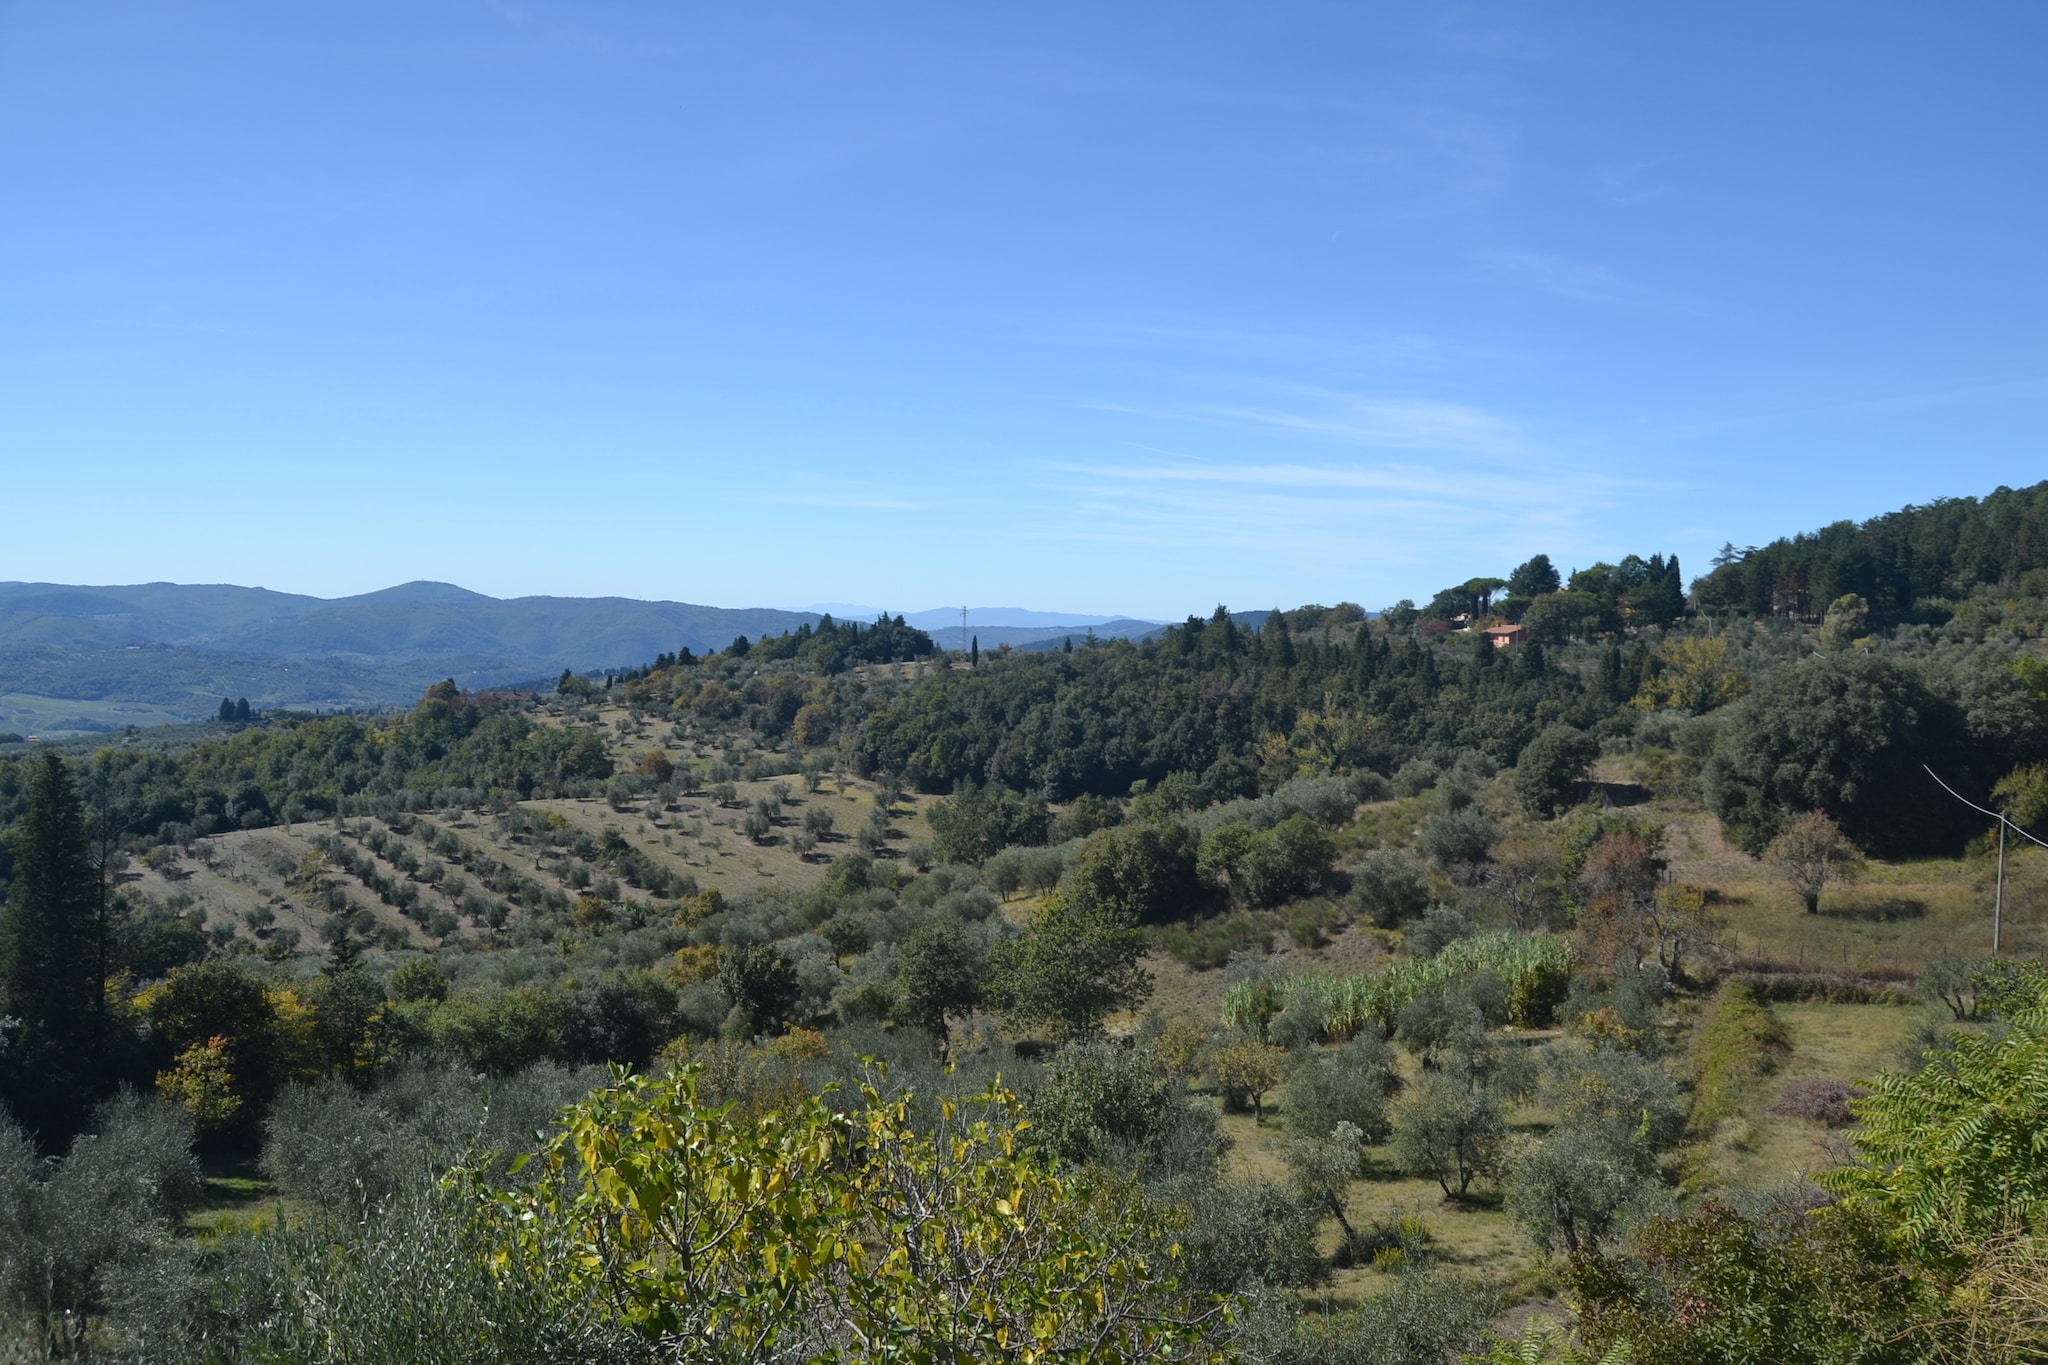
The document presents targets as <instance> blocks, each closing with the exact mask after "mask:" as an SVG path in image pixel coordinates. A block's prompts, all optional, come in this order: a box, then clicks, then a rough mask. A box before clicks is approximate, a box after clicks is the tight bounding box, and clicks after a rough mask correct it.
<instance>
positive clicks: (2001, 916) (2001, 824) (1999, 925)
mask: <svg viewBox="0 0 2048 1365" xmlns="http://www.w3.org/2000/svg"><path fill="white" fill-rule="evenodd" d="M2007 823H2008V821H2007V820H2006V818H2005V812H2004V811H2000V812H1999V813H1998V890H1997V891H1996V892H1995V893H1994V894H1993V895H1992V898H1991V955H1992V956H1993V957H1997V956H1998V937H1999V933H2000V931H2001V930H2002V929H2003V928H2004V927H2005V827H2006V824H2007Z"/></svg>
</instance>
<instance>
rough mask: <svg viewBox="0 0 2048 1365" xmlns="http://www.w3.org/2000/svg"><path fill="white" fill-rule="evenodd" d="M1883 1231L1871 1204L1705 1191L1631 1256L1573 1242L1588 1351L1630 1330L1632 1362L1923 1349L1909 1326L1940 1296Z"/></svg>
mask: <svg viewBox="0 0 2048 1365" xmlns="http://www.w3.org/2000/svg"><path fill="white" fill-rule="evenodd" d="M1885 1243H1886V1239H1885V1235H1884V1229H1883V1228H1882V1226H1881V1225H1879V1224H1878V1223H1877V1222H1876V1221H1875V1220H1873V1219H1871V1218H1870V1217H1868V1216H1867V1215H1859V1214H1856V1213H1852V1212H1849V1211H1847V1210H1843V1209H1839V1208H1832V1209H1830V1208H1823V1209H1812V1208H1808V1207H1801V1206H1798V1205H1789V1206H1788V1205H1784V1204H1779V1205H1777V1206H1775V1207H1771V1208H1767V1209H1766V1210H1764V1211H1763V1212H1762V1213H1760V1214H1758V1215H1753V1216H1752V1215H1745V1214H1742V1213H1739V1212H1737V1211H1736V1210H1735V1209H1733V1208H1731V1207H1729V1206H1728V1205H1727V1204H1725V1203H1722V1202H1720V1201H1718V1200H1713V1199H1709V1200H1706V1201H1704V1202H1703V1203H1701V1204H1700V1205H1698V1206H1697V1207H1695V1208H1693V1209H1690V1210H1688V1211H1686V1212H1685V1213H1682V1214H1677V1215H1671V1216H1667V1217H1662V1218H1658V1219H1655V1220H1653V1221H1652V1222H1651V1223H1650V1224H1649V1225H1648V1227H1647V1228H1646V1229H1645V1230H1644V1231H1643V1233H1642V1234H1641V1235H1640V1236H1639V1237H1638V1238H1637V1239H1636V1243H1635V1247H1634V1255H1633V1256H1631V1257H1629V1258H1627V1259H1621V1258H1612V1259H1610V1258H1608V1257H1606V1256H1604V1255H1601V1254H1597V1253H1595V1254H1591V1255H1585V1256H1580V1257H1577V1258H1575V1259H1574V1260H1572V1262H1571V1263H1570V1265H1569V1266H1568V1268H1567V1276H1568V1284H1569V1287H1570V1297H1571V1300H1572V1303H1573V1305H1574V1307H1575V1308H1576V1309H1577V1310H1578V1321H1579V1335H1580V1337H1581V1339H1582V1340H1583V1342H1584V1343H1585V1347H1586V1350H1587V1351H1588V1353H1589V1354H1591V1355H1593V1356H1595V1357H1596V1358H1597V1357H1598V1356H1600V1355H1602V1354H1604V1353H1607V1352H1612V1351H1614V1350H1616V1349H1618V1348H1619V1347H1620V1346H1621V1345H1622V1344H1623V1343H1627V1344H1628V1346H1629V1348H1630V1352H1629V1355H1628V1359H1630V1360H1632V1361H1635V1362H1638V1365H1751V1362H1757V1361H1773V1362H1790V1363H1794V1365H1836V1363H1837V1362H1841V1363H1842V1365H1850V1363H1851V1362H1853V1363H1854V1365H1907V1362H1916V1361H1924V1360H1927V1359H1928V1354H1927V1352H1926V1346H1927V1342H1926V1339H1925V1337H1924V1335H1923V1334H1921V1333H1919V1332H1916V1331H1915V1330H1914V1329H1915V1328H1916V1326H1918V1325H1920V1324H1922V1323H1924V1322H1926V1321H1927V1319H1929V1318H1931V1317H1934V1316H1935V1315H1936V1313H1938V1312H1939V1309H1938V1308H1937V1306H1936V1304H1935V1303H1933V1302H1930V1301H1929V1296H1928V1294H1927V1288H1926V1286H1925V1285H1924V1284H1923V1283H1921V1282H1920V1281H1917V1280H1915V1279H1914V1278H1912V1277H1908V1276H1902V1275H1901V1274H1899V1271H1898V1267H1897V1266H1896V1265H1895V1264H1894V1263H1893V1262H1892V1260H1891V1258H1890V1256H1889V1255H1888V1249H1887V1247H1886V1244H1885ZM1680 1305H1682V1309H1681V1310H1680V1311H1674V1308H1675V1307H1676V1306H1680Z"/></svg>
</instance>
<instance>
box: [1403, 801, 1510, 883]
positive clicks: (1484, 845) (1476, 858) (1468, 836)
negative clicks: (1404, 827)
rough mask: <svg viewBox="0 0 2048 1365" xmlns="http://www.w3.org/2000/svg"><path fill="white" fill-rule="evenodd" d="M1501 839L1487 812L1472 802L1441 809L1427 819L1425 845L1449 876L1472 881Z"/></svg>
mask: <svg viewBox="0 0 2048 1365" xmlns="http://www.w3.org/2000/svg"><path fill="white" fill-rule="evenodd" d="M1498 838H1500V829H1499V827H1498V826H1496V825H1495V824H1494V823H1493V821H1492V820H1491V819H1489V818H1488V817H1487V814H1486V812H1485V811H1483V810H1481V809H1479V807H1478V806H1477V805H1468V806H1463V807H1460V808H1459V809H1457V810H1449V811H1440V812H1438V813H1437V814H1435V815H1432V816H1430V817H1429V819H1427V820H1425V821H1423V823H1422V840H1421V847H1422V852H1423V854H1424V855H1425V856H1426V857H1428V859H1429V860H1430V861H1431V862H1432V863H1435V864H1436V866H1437V868H1438V870H1440V871H1442V872H1443V873H1444V874H1445V875H1447V876H1450V877H1453V878H1455V879H1457V880H1460V881H1470V880H1471V879H1472V878H1473V877H1474V876H1475V875H1477V871H1478V867H1479V865H1480V864H1481V863H1483V862H1485V861H1486V854H1487V850H1489V849H1491V848H1492V847H1493V844H1494V841H1495V840H1496V839H1498Z"/></svg>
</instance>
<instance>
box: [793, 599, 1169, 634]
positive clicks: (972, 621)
mask: <svg viewBox="0 0 2048 1365" xmlns="http://www.w3.org/2000/svg"><path fill="white" fill-rule="evenodd" d="M803 610H804V611H815V612H830V613H831V614H832V616H833V617H834V618H836V619H838V620H841V621H869V620H873V619H874V618H875V616H877V615H878V614H879V613H880V611H881V610H882V609H881V608H878V607H863V606H858V605H856V604H854V603H851V602H813V603H811V604H810V605H809V606H807V607H804V608H803ZM890 614H891V615H900V616H902V617H903V619H904V620H905V621H907V622H908V623H910V624H911V625H913V626H916V627H918V628H919V629H920V630H928V631H930V632H932V638H933V639H940V638H942V637H941V634H940V632H944V631H950V632H952V634H951V635H947V636H944V637H943V638H944V639H945V640H947V641H949V642H950V641H951V640H953V639H954V638H955V637H957V636H958V635H959V634H960V608H958V607H931V608H928V609H927V610H924V611H906V612H891V613H890ZM1130 619H1132V618H1130V617H1127V616H1091V615H1089V614H1088V613H1087V612H1073V611H1034V610H1032V609H1030V608H1028V607H969V608H968V609H967V629H968V632H969V633H970V634H975V633H981V632H984V631H986V630H987V629H988V628H989V627H991V626H1021V627H1025V628H1031V627H1045V628H1056V627H1072V628H1073V629H1075V630H1085V629H1087V628H1088V627H1089V626H1095V627H1097V628H1098V629H1099V628H1100V627H1102V626H1106V625H1108V624H1110V623H1111V622H1115V621H1128V620H1130ZM1147 624H1154V623H1151V622H1147Z"/></svg>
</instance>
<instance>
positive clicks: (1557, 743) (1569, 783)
mask: <svg viewBox="0 0 2048 1365" xmlns="http://www.w3.org/2000/svg"><path fill="white" fill-rule="evenodd" d="M1598 757H1600V745H1599V743H1598V742H1597V741H1595V740H1594V739H1593V737H1592V736H1591V735H1588V734H1586V733H1585V732H1584V731H1583V730H1578V729H1575V728H1573V727H1572V726H1569V725H1553V726H1550V727H1549V728H1548V729H1546V730H1544V731H1543V733H1542V734H1540V735H1538V736H1536V738H1535V739H1533V740H1531V741H1530V742H1529V747H1527V748H1526V749H1524V750H1522V756H1521V757H1520V758H1518V759H1516V760H1515V799H1516V800H1517V801H1519V802H1521V803H1522V809H1523V810H1526V811H1528V812H1529V813H1530V814H1531V815H1538V816H1542V817H1543V818H1544V819H1546V820H1547V819H1549V818H1550V817H1552V816H1554V815H1556V814H1558V812H1560V811H1562V810H1564V809H1565V808H1566V807H1568V806H1570V805H1572V804H1574V803H1575V802H1576V801H1577V800H1578V799H1579V797H1580V794H1581V793H1582V792H1583V791H1584V790H1585V785H1586V775H1587V774H1588V773H1589V772H1591V771H1592V768H1593V760H1595V759H1597V758H1598Z"/></svg>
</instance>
